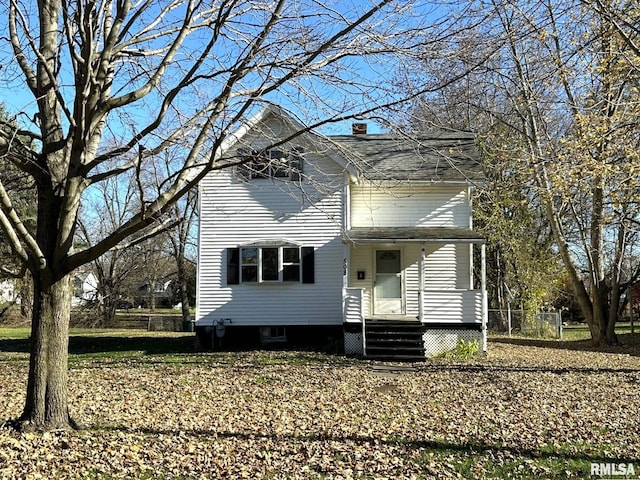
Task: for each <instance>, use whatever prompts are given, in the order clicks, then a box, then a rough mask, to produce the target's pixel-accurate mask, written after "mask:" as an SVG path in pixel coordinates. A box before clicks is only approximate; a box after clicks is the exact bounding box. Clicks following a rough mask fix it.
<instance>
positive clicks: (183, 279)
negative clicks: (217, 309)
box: [176, 252, 191, 322]
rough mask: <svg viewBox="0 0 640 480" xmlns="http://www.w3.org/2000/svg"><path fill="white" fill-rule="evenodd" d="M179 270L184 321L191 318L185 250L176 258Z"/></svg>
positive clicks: (179, 286)
mask: <svg viewBox="0 0 640 480" xmlns="http://www.w3.org/2000/svg"><path fill="white" fill-rule="evenodd" d="M176 265H177V270H178V288H179V289H180V302H181V304H182V321H183V322H188V321H189V320H191V312H190V311H189V290H188V285H187V283H188V282H187V268H186V262H185V259H184V252H182V255H178V257H177V258H176Z"/></svg>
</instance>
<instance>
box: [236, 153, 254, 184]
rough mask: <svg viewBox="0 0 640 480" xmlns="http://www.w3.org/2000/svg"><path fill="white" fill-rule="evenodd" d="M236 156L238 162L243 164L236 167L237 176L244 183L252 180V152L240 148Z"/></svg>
mask: <svg viewBox="0 0 640 480" xmlns="http://www.w3.org/2000/svg"><path fill="white" fill-rule="evenodd" d="M236 154H237V156H238V157H237V161H239V162H242V163H240V164H238V165H236V176H237V177H238V179H239V180H240V181H243V182H246V181H248V180H251V151H250V150H249V149H248V148H238V149H237V150H236Z"/></svg>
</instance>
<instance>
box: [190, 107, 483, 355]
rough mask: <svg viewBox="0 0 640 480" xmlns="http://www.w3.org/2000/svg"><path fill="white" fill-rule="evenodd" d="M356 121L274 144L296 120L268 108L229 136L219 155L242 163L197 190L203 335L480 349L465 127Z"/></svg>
mask: <svg viewBox="0 0 640 480" xmlns="http://www.w3.org/2000/svg"><path fill="white" fill-rule="evenodd" d="M365 127H366V126H364V125H356V126H355V128H354V134H353V135H344V136H331V137H323V136H320V135H316V134H312V133H307V134H304V135H301V136H297V137H295V138H294V139H293V140H288V141H285V142H284V143H283V144H281V145H278V146H277V147H273V148H269V146H270V145H272V144H274V143H277V142H278V141H281V140H284V139H287V138H289V137H290V135H291V133H292V132H294V131H299V130H300V129H301V128H302V126H301V125H299V124H297V123H296V121H294V120H293V119H291V118H290V117H288V116H286V115H285V114H283V113H282V112H281V110H280V109H278V108H276V107H269V108H265V109H264V110H263V111H262V112H260V114H258V116H256V117H255V118H253V119H252V120H251V121H250V122H249V123H248V125H247V127H246V128H243V129H241V130H240V131H239V132H237V134H236V135H235V137H234V138H233V141H231V142H229V143H228V144H227V145H226V150H225V152H224V154H223V159H222V160H221V162H224V161H227V162H229V163H231V164H237V165H236V166H234V167H232V168H223V169H221V170H217V171H214V172H212V173H210V174H209V175H207V176H206V178H205V179H204V180H203V181H202V182H201V183H200V186H199V189H200V191H199V209H200V223H199V225H200V227H199V228H200V231H199V255H198V259H199V264H198V282H197V297H198V298H197V305H198V308H197V316H196V333H197V335H198V336H199V337H200V339H201V341H202V342H203V343H204V344H209V345H214V346H215V345H219V344H222V345H224V344H225V342H233V341H234V340H239V339H247V338H253V339H259V340H261V341H262V342H269V341H291V340H293V341H296V340H300V339H304V338H309V337H319V336H327V337H333V338H336V337H340V338H342V339H343V340H344V349H345V352H346V353H348V354H361V355H366V356H370V357H391V356H393V357H407V358H415V357H424V356H425V355H426V356H428V355H431V354H434V353H437V352H440V351H443V350H447V349H450V348H453V347H455V345H456V342H457V341H458V340H459V339H464V340H477V341H478V342H479V343H480V344H481V348H483V349H486V315H487V307H486V288H485V280H484V270H485V269H484V242H485V240H484V238H483V237H482V236H480V235H479V234H477V233H476V232H475V231H474V230H473V223H472V214H471V194H472V189H473V185H474V182H476V181H479V180H481V179H482V170H481V168H480V163H479V159H478V153H477V150H476V146H475V140H474V136H473V135H472V134H469V133H465V132H448V131H436V132H430V133H425V134H419V135H416V136H415V138H411V139H410V138H407V137H404V136H400V135H393V134H367V133H366V128H365ZM476 246H477V248H478V255H477V258H478V259H480V261H479V268H478V271H479V272H482V274H481V275H479V278H474V268H473V267H474V258H475V257H474V248H476Z"/></svg>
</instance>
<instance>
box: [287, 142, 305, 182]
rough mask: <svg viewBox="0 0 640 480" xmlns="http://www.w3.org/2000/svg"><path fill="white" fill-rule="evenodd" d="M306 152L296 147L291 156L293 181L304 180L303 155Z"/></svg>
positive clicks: (290, 175) (291, 176) (291, 177)
mask: <svg viewBox="0 0 640 480" xmlns="http://www.w3.org/2000/svg"><path fill="white" fill-rule="evenodd" d="M303 152H304V148H302V147H295V148H294V149H293V151H292V152H291V153H290V154H289V168H290V171H289V179H290V180H293V181H298V180H300V179H301V178H302V172H303V168H304V162H303V161H302V154H303Z"/></svg>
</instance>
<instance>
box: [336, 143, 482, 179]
mask: <svg viewBox="0 0 640 480" xmlns="http://www.w3.org/2000/svg"><path fill="white" fill-rule="evenodd" d="M329 138H330V139H331V141H333V142H335V143H336V144H337V145H338V146H339V147H340V149H341V150H343V154H344V155H345V156H347V158H348V160H349V161H350V162H352V163H353V165H354V166H355V168H356V169H357V170H358V171H359V172H360V173H361V174H362V175H363V176H364V177H365V178H367V179H369V180H416V181H478V180H482V179H484V175H483V173H482V167H481V164H480V155H479V153H478V149H477V145H476V139H475V137H474V135H473V134H472V133H469V132H451V131H434V132H427V133H421V134H412V135H411V138H410V137H409V136H401V135H396V134H367V135H335V136H331V137H329Z"/></svg>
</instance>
